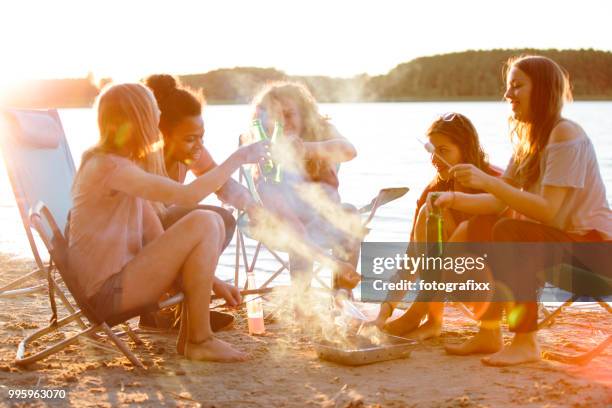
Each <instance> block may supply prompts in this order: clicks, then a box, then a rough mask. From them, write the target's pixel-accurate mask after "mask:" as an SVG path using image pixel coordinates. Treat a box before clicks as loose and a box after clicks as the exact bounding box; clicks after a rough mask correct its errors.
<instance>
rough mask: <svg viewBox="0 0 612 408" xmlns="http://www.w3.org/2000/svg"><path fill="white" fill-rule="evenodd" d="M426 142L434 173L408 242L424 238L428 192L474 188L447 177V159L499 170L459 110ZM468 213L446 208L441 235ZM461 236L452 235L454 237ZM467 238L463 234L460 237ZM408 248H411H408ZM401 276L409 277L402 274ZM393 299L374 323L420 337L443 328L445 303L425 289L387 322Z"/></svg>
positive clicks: (432, 130) (442, 120) (440, 122)
mask: <svg viewBox="0 0 612 408" xmlns="http://www.w3.org/2000/svg"><path fill="white" fill-rule="evenodd" d="M427 137H428V139H429V142H430V143H431V144H432V145H433V146H434V148H435V152H436V154H432V155H431V163H432V165H433V166H434V167H435V168H436V170H437V173H436V176H435V177H434V179H433V180H432V181H431V182H430V183H429V185H428V186H427V187H426V188H425V190H423V192H422V193H421V196H420V197H419V199H418V200H417V205H416V210H415V213H414V218H413V223H412V232H411V233H410V242H425V241H426V218H427V211H428V210H427V205H426V201H427V196H428V195H429V193H431V192H435V191H438V192H441V191H452V192H455V191H464V192H477V191H475V190H471V189H467V188H465V187H463V186H461V185H460V184H459V183H457V182H456V181H455V180H454V179H452V178H451V177H450V174H449V170H450V169H449V167H448V165H447V164H445V163H444V161H445V162H446V163H448V164H449V165H451V166H454V165H456V164H459V163H468V164H471V165H474V166H475V167H476V168H478V169H481V170H482V171H483V172H485V173H486V174H490V175H492V176H499V175H500V174H501V172H500V171H499V170H498V169H496V168H494V167H492V166H491V165H490V164H489V163H488V161H487V157H486V155H485V153H484V151H483V149H482V147H481V146H480V142H479V138H478V133H477V132H476V129H475V128H474V125H473V124H472V122H471V121H470V120H469V119H468V118H467V117H465V116H464V115H461V114H460V113H453V112H449V113H446V114H444V115H442V116H440V117H439V118H438V119H436V120H435V121H434V122H433V123H432V124H431V126H430V127H429V129H428V130H427ZM470 216H471V215H469V214H466V213H464V212H461V211H457V210H454V209H445V210H444V211H443V218H444V237H445V239H448V238H449V237H450V236H451V235H453V233H454V232H455V229H456V228H457V225H459V224H460V223H461V222H463V221H465V220H467V219H468V218H469V217H470ZM461 238H462V237H459V236H455V237H454V240H459V239H461ZM463 238H466V237H463ZM408 251H410V248H408ZM403 272H404V271H398V277H400V276H401V275H404V273H403ZM402 278H403V279H411V278H410V276H408V277H406V276H403V277H402ZM404 293H405V292H401V293H398V292H396V293H393V294H392V295H391V296H390V297H389V298H393V299H396V300H399V298H401V296H403V295H404ZM393 308H394V305H393V302H389V301H387V302H384V303H383V304H381V307H380V311H379V313H378V317H377V318H376V320H375V322H374V323H375V324H376V325H377V326H378V327H379V328H382V329H383V330H385V331H386V332H388V333H391V334H394V335H398V336H405V335H408V336H411V337H415V338H419V339H421V340H423V339H426V338H429V337H434V336H439V335H440V331H441V328H442V317H443V309H444V304H443V303H441V302H432V301H431V299H430V298H429V297H428V296H427V295H425V294H424V293H419V294H418V295H417V298H416V299H415V301H414V303H413V304H412V305H411V307H410V309H409V310H408V311H406V312H405V313H404V315H402V316H401V317H400V318H398V319H395V320H392V321H390V322H387V320H388V319H389V317H390V316H391V314H392V312H393ZM425 315H427V320H426V322H425V323H423V324H422V325H420V323H421V320H422V319H423V317H424V316H425Z"/></svg>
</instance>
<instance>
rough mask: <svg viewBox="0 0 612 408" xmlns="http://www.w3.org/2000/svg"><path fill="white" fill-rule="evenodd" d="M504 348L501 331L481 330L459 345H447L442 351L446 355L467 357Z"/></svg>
mask: <svg viewBox="0 0 612 408" xmlns="http://www.w3.org/2000/svg"><path fill="white" fill-rule="evenodd" d="M503 346H504V341H503V338H502V335H501V330H500V329H499V328H498V329H483V328H481V329H480V331H479V332H478V333H476V335H475V336H474V337H472V338H471V339H469V340H467V341H465V342H463V343H461V344H447V345H446V346H444V349H445V350H446V352H447V353H448V354H453V355H457V356H467V355H469V354H491V353H495V352H497V351H499V350H501V348H502V347H503Z"/></svg>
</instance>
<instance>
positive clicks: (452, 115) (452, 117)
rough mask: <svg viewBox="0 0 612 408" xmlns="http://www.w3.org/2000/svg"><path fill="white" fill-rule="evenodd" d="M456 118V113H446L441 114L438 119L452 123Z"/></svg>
mask: <svg viewBox="0 0 612 408" xmlns="http://www.w3.org/2000/svg"><path fill="white" fill-rule="evenodd" d="M458 116H459V114H458V113H455V112H446V113H443V114H442V115H440V119H442V120H443V121H445V122H452V121H453V120H455V118H456V117H458Z"/></svg>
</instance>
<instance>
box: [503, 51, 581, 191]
mask: <svg viewBox="0 0 612 408" xmlns="http://www.w3.org/2000/svg"><path fill="white" fill-rule="evenodd" d="M513 67H516V68H518V69H520V70H521V71H522V72H524V73H525V75H527V76H528V77H529V79H531V95H530V103H529V106H530V112H529V114H528V117H527V118H524V119H520V120H519V119H517V118H514V117H510V119H509V120H508V122H509V125H510V135H511V138H512V139H513V140H514V141H515V147H514V153H513V156H512V160H513V164H514V168H515V169H516V174H517V176H518V180H519V184H520V185H521V187H523V188H528V187H529V186H531V185H533V184H534V183H535V182H536V181H537V180H538V178H539V176H540V161H541V159H542V153H543V152H544V149H545V148H546V145H547V144H548V140H549V139H550V133H551V132H552V130H553V128H554V127H555V125H556V124H557V120H558V118H560V115H561V110H562V109H563V103H564V102H565V101H571V100H572V92H571V88H570V83H569V75H568V73H567V71H566V70H565V69H563V68H562V67H561V66H560V65H559V64H557V63H556V62H555V61H553V60H551V59H550V58H546V57H542V56H537V55H524V56H519V57H512V58H510V59H509V60H508V61H507V63H506V70H505V77H506V78H507V77H508V75H509V73H510V70H511V69H512V68H513Z"/></svg>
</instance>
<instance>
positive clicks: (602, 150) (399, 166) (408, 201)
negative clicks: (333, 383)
mask: <svg viewBox="0 0 612 408" xmlns="http://www.w3.org/2000/svg"><path fill="white" fill-rule="evenodd" d="M321 111H322V112H323V113H325V114H327V115H329V116H330V117H331V119H332V121H333V123H334V124H335V125H336V127H337V128H338V130H339V131H340V132H341V133H342V134H343V135H344V136H346V137H347V138H349V139H350V140H351V141H352V142H353V143H354V144H355V146H356V148H357V150H358V156H357V158H356V159H355V160H353V161H352V162H349V163H345V164H343V165H342V168H341V170H340V180H341V186H340V192H341V194H342V198H343V201H346V202H350V203H353V204H355V205H357V206H360V205H364V204H366V203H368V202H369V201H370V199H371V198H372V197H373V196H375V195H376V192H377V191H378V189H380V188H383V187H390V186H408V187H410V189H411V190H410V192H409V193H408V194H407V195H406V196H404V197H402V198H401V199H399V200H397V201H396V202H393V203H390V204H388V205H387V206H385V207H383V208H381V209H379V210H378V213H377V216H376V218H375V219H374V220H373V222H372V223H371V226H372V227H373V230H372V232H371V233H370V235H369V236H368V237H367V240H369V241H406V240H407V239H408V236H409V232H410V227H411V223H412V216H413V212H414V208H415V202H416V199H417V195H418V193H419V192H420V191H421V190H422V189H423V187H424V186H425V185H426V184H427V183H428V182H429V181H430V180H431V178H432V177H433V174H434V170H433V167H432V166H431V165H430V164H429V156H428V153H427V152H425V150H424V149H423V146H422V145H420V144H419V142H418V141H417V140H416V138H417V137H421V138H422V135H423V134H424V132H425V130H426V129H427V127H428V125H429V124H430V123H431V122H432V121H433V120H434V119H435V118H436V117H437V116H438V115H440V114H442V113H445V112H449V111H454V112H460V113H463V114H465V115H466V116H468V117H469V118H470V119H471V120H472V121H473V123H474V125H475V126H476V129H477V130H478V132H479V134H480V137H481V140H482V144H483V146H484V148H485V151H486V152H487V153H488V154H489V157H490V160H491V162H492V163H494V164H496V165H499V166H505V164H506V163H507V161H508V159H509V157H510V153H511V144H510V141H509V140H508V137H507V122H506V118H507V114H508V110H507V106H506V104H505V103H502V102H462V103H460V102H444V103H440V102H427V103H390V104H387V103H376V104H323V105H321ZM565 113H566V116H567V117H568V118H570V119H573V120H575V121H577V122H578V123H580V124H581V125H582V126H583V127H584V128H585V130H586V131H587V133H588V135H589V136H590V137H591V139H592V140H593V143H594V145H595V148H596V151H597V155H598V160H599V164H600V167H601V169H602V175H603V178H604V182H605V183H606V186H607V187H608V192H607V193H608V201H612V139H611V138H610V135H612V102H576V103H574V104H572V105H569V106H568V107H567V109H566V112H565ZM60 115H61V117H62V121H63V125H64V129H65V132H66V136H67V138H68V142H69V144H70V148H71V149H72V154H73V156H74V159H75V163H76V165H77V166H78V163H79V162H80V156H81V154H82V152H83V151H84V150H85V149H86V148H87V147H89V146H91V145H92V144H94V143H95V142H96V140H97V128H96V118H95V114H94V112H93V111H92V110H90V109H64V110H61V111H60ZM204 120H205V122H206V134H205V136H204V144H205V145H206V146H207V148H208V149H209V150H210V151H211V152H212V154H213V157H215V159H216V160H217V161H221V160H222V159H223V158H225V157H227V156H228V155H229V154H230V153H231V152H232V151H233V149H235V147H236V146H237V144H238V135H239V134H240V133H241V132H243V131H244V130H245V129H246V128H247V127H248V125H249V107H248V106H246V105H228V106H225V105H221V106H208V107H207V108H206V110H205V113H204ZM205 202H206V203H213V204H215V203H218V201H217V200H216V197H210V198H208V199H206V200H205ZM0 223H1V225H2V229H1V230H0V252H5V253H12V254H16V255H19V256H25V257H30V256H31V255H30V250H29V246H28V243H27V240H26V238H25V234H24V232H23V227H22V224H21V219H20V216H19V213H18V211H17V208H16V207H15V201H14V197H13V193H12V190H11V188H10V183H9V181H8V177H7V175H6V172H5V170H4V165H2V170H0ZM234 254H235V252H234V246H233V245H232V246H231V247H230V248H228V249H227V250H226V252H225V253H224V255H223V256H222V258H221V260H220V268H219V270H218V273H219V274H220V275H221V276H222V277H224V278H232V277H233V276H234ZM258 265H260V266H261V267H263V268H264V269H268V270H276V269H277V265H276V264H275V263H274V262H273V260H272V259H270V258H267V257H264V259H263V262H261V263H258ZM263 279H264V276H261V279H260V278H258V281H260V280H261V281H263ZM287 279H288V276H287V274H283V275H282V277H281V282H282V281H283V280H284V281H285V282H286V281H287Z"/></svg>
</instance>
